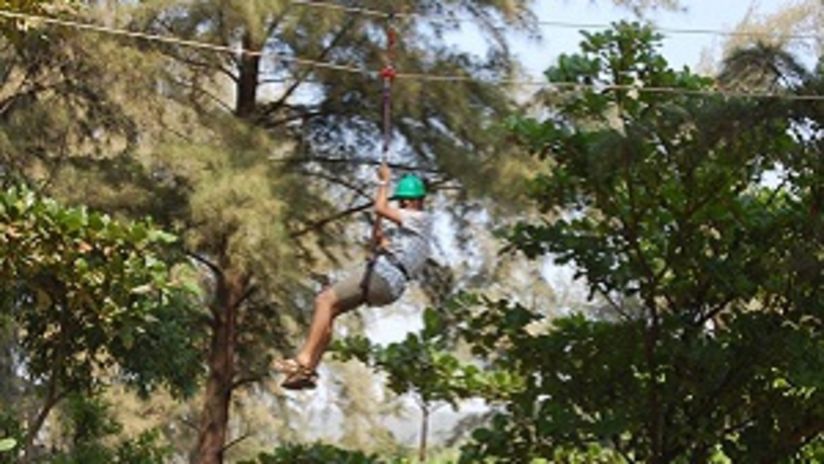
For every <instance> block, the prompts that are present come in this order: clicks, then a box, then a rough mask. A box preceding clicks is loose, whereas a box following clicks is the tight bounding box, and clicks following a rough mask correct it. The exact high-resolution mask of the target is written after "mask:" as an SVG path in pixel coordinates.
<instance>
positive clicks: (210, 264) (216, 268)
mask: <svg viewBox="0 0 824 464" xmlns="http://www.w3.org/2000/svg"><path fill="white" fill-rule="evenodd" d="M183 252H184V253H185V254H186V256H188V257H190V258H192V259H194V260H195V261H197V262H199V263H200V264H203V265H204V266H206V267H208V268H209V270H210V271H212V273H213V274H214V275H215V277H223V270H222V269H220V267H219V266H218V265H217V264H215V263H213V262H212V261H210V260H208V259H206V258H204V257H203V256H201V255H200V254H198V253H195V252H193V251H189V250H184V251H183Z"/></svg>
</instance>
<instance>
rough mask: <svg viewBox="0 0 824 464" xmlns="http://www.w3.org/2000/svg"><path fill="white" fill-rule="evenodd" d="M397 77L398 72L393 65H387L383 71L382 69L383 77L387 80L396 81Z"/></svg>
mask: <svg viewBox="0 0 824 464" xmlns="http://www.w3.org/2000/svg"><path fill="white" fill-rule="evenodd" d="M397 75H398V72H397V71H395V68H394V67H393V66H392V65H386V66H384V67H383V69H381V77H382V78H384V79H386V80H390V81H391V80H394V79H395V77H396V76H397Z"/></svg>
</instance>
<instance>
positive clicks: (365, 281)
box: [274, 162, 432, 390]
mask: <svg viewBox="0 0 824 464" xmlns="http://www.w3.org/2000/svg"><path fill="white" fill-rule="evenodd" d="M391 177H392V172H391V170H390V169H389V166H388V165H387V164H386V163H385V162H384V163H382V164H381V166H380V167H379V168H378V180H379V182H378V188H377V192H376V194H375V203H374V208H375V214H376V219H375V223H374V226H373V230H372V240H373V246H374V250H375V251H374V253H373V254H372V256H371V258H370V259H369V260H368V261H367V262H366V263H364V264H361V265H359V266H357V267H355V268H354V269H352V270H350V271H349V273H348V274H347V275H346V276H345V277H344V278H343V279H342V280H340V281H338V282H337V283H335V284H333V285H332V286H330V287H328V288H326V289H324V290H323V291H322V292H320V294H318V296H317V297H316V298H315V309H314V315H313V316H312V324H311V325H310V327H309V334H308V336H307V338H306V341H305V342H304V344H303V347H302V348H301V350H300V352H298V354H297V356H295V357H294V358H291V359H283V360H278V361H276V362H275V364H274V366H275V369H276V370H277V371H279V372H280V373H282V374H285V375H286V379H285V380H284V381H283V383H282V384H281V385H282V386H283V388H286V389H289V390H303V389H310V388H314V387H315V386H316V385H317V381H318V374H317V371H316V368H317V366H318V364H319V363H320V359H321V357H322V356H323V353H324V351H326V348H327V347H328V345H329V342H330V341H331V338H332V324H333V322H334V320H335V318H336V317H338V316H340V315H341V314H343V313H345V312H347V311H350V310H352V309H355V308H357V307H358V306H361V305H363V304H368V305H371V306H386V305H389V304H391V303H394V302H395V301H397V300H398V299H399V298H400V297H401V295H403V292H404V290H406V287H407V285H408V284H409V282H410V281H411V280H413V279H415V277H416V276H418V275H419V274H420V271H421V270H422V269H423V267H424V263H425V262H426V260H427V258H428V257H429V253H430V237H431V235H432V217H431V215H430V213H428V212H427V211H425V210H424V198H425V197H426V187H425V185H424V183H423V181H422V180H421V179H420V178H419V177H417V176H415V175H412V174H407V175H405V176H404V177H403V178H401V180H400V181H399V182H398V184H397V186H396V187H395V192H394V194H393V195H392V196H391V198H390V196H389V193H388V190H389V180H390V179H391ZM390 200H397V201H398V207H397V208H396V207H393V206H392V205H391V204H390V203H389V202H390ZM382 219H386V220H388V221H390V222H391V223H393V224H394V225H395V226H394V227H393V228H391V229H390V230H389V231H388V233H386V234H385V233H384V231H383V227H382V225H381V220H382Z"/></svg>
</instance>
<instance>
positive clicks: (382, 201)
mask: <svg viewBox="0 0 824 464" xmlns="http://www.w3.org/2000/svg"><path fill="white" fill-rule="evenodd" d="M391 178H392V171H391V170H390V169H389V166H388V165H387V164H386V163H385V162H384V163H382V164H381V166H380V167H379V168H378V180H379V182H378V191H377V193H375V213H376V214H377V215H378V216H380V217H383V218H386V219H389V220H390V221H392V222H394V223H396V224H400V223H401V222H402V219H401V213H400V211H399V210H397V209H395V208H393V207H391V206H390V205H389V179H391Z"/></svg>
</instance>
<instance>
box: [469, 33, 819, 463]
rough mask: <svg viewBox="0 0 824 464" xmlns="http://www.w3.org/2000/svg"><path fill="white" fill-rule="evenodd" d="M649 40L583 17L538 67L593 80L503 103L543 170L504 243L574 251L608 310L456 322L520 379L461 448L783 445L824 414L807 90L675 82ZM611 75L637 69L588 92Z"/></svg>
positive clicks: (802, 438)
mask: <svg viewBox="0 0 824 464" xmlns="http://www.w3.org/2000/svg"><path fill="white" fill-rule="evenodd" d="M656 42H657V37H656V35H655V34H654V33H653V32H652V31H651V30H650V29H648V28H645V27H639V26H637V25H631V24H625V23H621V24H618V25H616V26H615V29H614V30H611V31H607V32H604V33H598V34H587V35H586V40H585V41H584V42H583V43H582V52H581V53H579V54H575V55H571V56H570V55H567V56H562V57H561V58H560V59H559V61H558V64H557V66H555V67H553V68H552V69H551V70H550V71H548V73H547V76H548V78H549V79H550V80H551V81H563V82H574V83H587V84H594V85H595V86H594V87H591V88H583V89H577V90H575V91H570V92H559V94H557V95H555V94H553V95H550V96H551V97H552V98H553V100H552V101H554V102H556V103H557V106H555V108H554V109H555V110H554V111H551V112H549V111H546V112H544V114H545V116H543V117H542V119H535V118H528V117H520V118H515V119H514V120H513V127H514V129H515V131H516V133H517V134H519V136H520V137H521V140H522V141H523V143H524V146H525V147H527V148H528V149H530V150H531V151H532V152H533V153H535V156H538V157H540V159H542V160H544V162H545V163H547V165H548V167H549V168H550V169H549V174H541V175H537V176H535V177H534V178H533V179H532V180H531V187H532V192H533V197H534V199H535V201H536V203H537V204H538V205H539V206H540V207H541V208H542V210H543V211H544V212H546V213H548V214H547V217H548V218H549V217H552V218H555V219H551V220H550V219H547V220H543V221H541V220H539V221H533V222H524V223H522V224H520V225H518V226H517V227H515V228H514V229H513V230H511V233H510V235H509V238H510V241H511V244H512V247H513V248H515V249H517V250H520V251H522V252H524V253H526V254H527V255H529V256H533V257H535V256H540V255H542V254H544V253H547V252H552V253H555V256H556V260H557V261H559V262H562V263H570V262H574V263H575V264H576V266H577V267H578V269H579V272H578V277H580V278H582V279H585V282H586V283H587V285H588V286H589V288H590V290H591V292H592V295H593V296H597V297H598V298H599V299H600V300H601V301H603V304H604V305H606V306H608V307H609V308H610V309H611V311H612V313H613V316H612V317H610V318H608V319H591V318H587V317H585V316H584V315H577V316H572V317H568V318H562V319H559V320H556V321H555V322H554V323H553V324H552V326H551V327H550V328H549V329H548V330H546V331H543V332H538V333H534V332H533V331H531V330H530V329H529V327H530V324H531V323H532V322H533V321H534V320H535V318H536V317H537V315H536V314H534V313H531V312H530V311H529V310H527V309H526V308H523V307H521V308H516V309H517V312H518V313H522V314H524V317H521V318H517V319H515V323H514V324H507V325H494V324H493V325H487V324H483V325H481V326H476V327H472V325H471V324H472V323H464V326H465V327H468V328H470V329H473V330H467V335H471V336H472V338H471V339H470V341H474V344H475V345H476V352H477V353H480V354H484V355H485V356H487V357H489V358H491V359H492V360H493V362H494V363H495V365H499V366H502V367H509V368H510V369H512V370H513V371H514V372H515V373H517V374H518V375H519V376H521V377H523V379H524V388H523V389H522V390H520V391H519V392H516V393H514V394H513V395H512V396H511V397H510V399H509V400H508V401H507V402H506V404H505V409H503V410H502V411H500V413H499V414H497V415H496V416H495V418H494V419H493V420H492V422H491V424H490V425H489V426H487V427H485V428H483V429H481V430H478V431H476V432H475V440H474V441H473V442H472V443H471V444H470V445H468V446H467V447H466V448H465V449H464V456H463V460H464V462H478V461H480V460H483V459H487V458H489V459H494V460H496V461H497V462H524V461H527V460H529V459H531V458H538V457H546V456H552V455H553V452H555V451H556V450H558V449H562V448H571V449H581V450H585V449H586V448H587V447H588V446H604V447H607V448H608V449H609V450H611V451H613V452H615V453H619V454H620V455H621V456H622V459H623V460H625V461H628V462H634V461H645V462H653V463H664V462H708V461H710V459H711V458H713V457H724V456H726V457H727V458H729V459H731V460H732V461H734V462H792V461H793V459H795V458H796V457H799V456H800V454H799V453H800V452H802V450H804V449H805V446H806V445H808V444H809V443H815V442H816V440H820V436H821V433H822V432H824V409H822V404H824V398H822V397H821V385H822V380H823V379H824V378H822V376H821V372H824V370H822V368H824V364H822V363H824V351H822V346H824V345H822V340H823V338H822V332H821V327H822V326H821V321H822V317H823V316H824V313H823V312H822V311H824V307H822V305H821V301H824V300H822V296H824V295H822V289H824V286H822V277H823V275H824V274H822V257H821V253H820V250H821V244H822V243H824V240H822V238H823V237H822V227H821V226H822V224H821V221H822V216H821V214H820V207H821V198H822V192H821V186H822V185H824V183H823V182H822V180H824V169H822V164H821V161H822V159H824V158H822V152H821V143H820V134H821V130H822V118H821V114H820V107H817V106H815V105H810V104H808V103H793V102H789V101H782V100H779V99H742V98H729V99H728V98H725V97H723V96H696V95H690V94H689V92H688V91H691V90H702V89H708V88H710V87H709V86H710V83H711V82H710V80H709V79H706V78H701V77H698V76H695V75H693V74H691V73H690V72H689V71H688V70H683V71H674V70H671V69H669V68H668V67H667V63H666V61H665V59H664V58H663V57H662V56H660V55H659V54H658V53H657V51H656ZM615 84H617V85H639V86H642V87H641V89H640V90H615V89H606V90H599V87H600V86H609V85H615ZM819 85H820V83H817V82H815V81H814V80H813V81H806V82H801V83H794V85H793V88H787V89H785V90H784V91H785V92H787V94H792V92H793V91H796V89H805V91H809V90H810V89H813V88H817V86H819ZM645 86H650V87H654V86H664V87H676V88H679V89H682V90H683V91H685V93H678V92H674V93H668V94H660V93H655V92H649V91H644V90H643V87H645ZM798 91H800V90H798ZM769 175H777V176H778V178H779V181H778V182H767V181H766V180H765V179H766V178H767V177H768V176H769ZM549 213H553V214H551V215H550V214H549ZM512 311H513V309H512V308H501V307H493V308H491V309H490V310H489V311H488V312H490V313H492V314H493V315H494V314H501V315H500V316H497V317H499V318H502V317H505V315H507V314H509V313H512ZM485 317H493V316H485ZM457 320H458V321H460V320H461V319H460V318H458V319H457ZM493 320H494V318H493ZM478 327H486V330H487V331H488V334H489V335H488V336H486V335H484V336H479V335H478V334H476V331H477V329H478Z"/></svg>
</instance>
